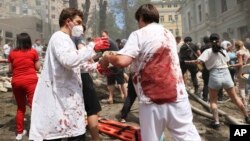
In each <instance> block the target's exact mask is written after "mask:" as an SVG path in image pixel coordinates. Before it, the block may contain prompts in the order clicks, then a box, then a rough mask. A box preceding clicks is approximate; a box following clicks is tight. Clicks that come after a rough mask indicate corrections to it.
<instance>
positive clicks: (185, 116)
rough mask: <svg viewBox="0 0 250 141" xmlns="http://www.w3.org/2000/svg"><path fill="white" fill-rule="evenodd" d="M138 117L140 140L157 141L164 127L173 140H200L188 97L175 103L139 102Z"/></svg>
mask: <svg viewBox="0 0 250 141" xmlns="http://www.w3.org/2000/svg"><path fill="white" fill-rule="evenodd" d="M139 119H140V126H141V135H142V141H159V140H160V138H161V135H162V133H163V132H164V129H165V128H167V129H168V131H169V132H170V134H171V136H172V140H173V141H201V138H200V135H199V134H198V132H197V130H196V128H195V126H194V124H193V115H192V111H191V106H190V103H189V100H188V98H187V99H185V100H183V101H181V102H177V103H167V104H161V105H158V104H155V103H152V104H140V109H139ZM166 138H170V137H166Z"/></svg>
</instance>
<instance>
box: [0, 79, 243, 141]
mask: <svg viewBox="0 0 250 141" xmlns="http://www.w3.org/2000/svg"><path fill="white" fill-rule="evenodd" d="M104 83H105V82H101V83H100V82H99V84H98V86H97V87H96V88H97V92H98V96H99V98H100V100H102V99H106V98H108V95H107V93H108V92H107V88H106V86H105V85H104ZM201 83H202V82H201ZM201 86H202V85H201ZM187 89H188V91H189V92H192V87H191V85H189V86H188V87H187ZM200 89H201V88H200ZM227 98H228V97H227V96H225V101H226V102H224V103H221V104H219V109H222V110H224V111H225V112H227V113H229V115H231V116H233V117H235V118H237V119H239V120H242V119H243V116H242V114H241V113H240V111H239V109H238V108H237V107H236V106H235V105H234V104H232V103H231V101H229V100H227ZM190 102H191V104H192V105H193V106H195V107H198V108H199V109H202V110H204V111H206V109H205V108H204V107H202V106H201V105H200V104H199V103H197V102H195V101H194V100H192V99H191V98H190ZM101 105H102V111H101V112H100V116H101V117H103V118H106V119H113V120H118V117H119V112H120V110H121V108H122V105H123V101H122V100H121V98H120V95H119V91H118V89H117V91H116V97H115V99H114V104H106V103H101ZM0 107H1V108H0V119H1V120H0V126H1V127H0V141H14V140H15V112H16V104H15V101H14V99H13V97H12V92H11V90H10V91H9V92H7V93H4V92H0ZM26 118H27V121H25V124H26V129H28V128H29V122H30V110H29V108H27V114H26ZM210 122H211V120H210V119H208V118H206V117H203V116H200V115H197V114H195V113H194V124H195V125H196V127H197V129H198V131H199V133H200V135H201V137H202V140H203V141H211V140H212V141H228V140H229V124H228V123H226V122H222V123H221V127H220V128H219V129H218V130H215V129H212V128H210V127H209V124H210ZM242 122H243V121H242ZM127 124H130V125H134V126H139V119H138V103H137V102H135V104H134V105H133V107H132V110H131V112H130V114H129V116H128V119H127ZM165 136H166V139H165V140H166V141H170V135H169V134H168V131H167V130H166V131H165ZM102 137H103V140H105V141H118V139H115V138H112V137H108V136H106V135H102ZM23 140H24V141H27V140H28V136H25V137H24V139H23ZM87 140H90V138H89V134H88V133H87Z"/></svg>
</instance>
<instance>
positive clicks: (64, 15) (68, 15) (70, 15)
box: [59, 8, 83, 27]
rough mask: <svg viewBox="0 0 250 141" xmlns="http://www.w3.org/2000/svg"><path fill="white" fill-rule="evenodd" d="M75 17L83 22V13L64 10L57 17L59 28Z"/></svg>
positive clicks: (73, 9)
mask: <svg viewBox="0 0 250 141" xmlns="http://www.w3.org/2000/svg"><path fill="white" fill-rule="evenodd" d="M75 16H79V17H81V18H82V20H83V12H82V11H80V10H78V9H75V8H64V9H63V10H62V12H61V14H60V16H59V26H60V27H62V26H64V24H65V21H66V20H67V19H68V18H70V19H71V20H73V19H74V17H75Z"/></svg>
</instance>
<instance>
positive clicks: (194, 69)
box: [180, 62, 198, 89]
mask: <svg viewBox="0 0 250 141" xmlns="http://www.w3.org/2000/svg"><path fill="white" fill-rule="evenodd" d="M180 66H181V71H182V74H185V73H186V71H187V70H188V71H189V72H190V74H191V79H192V82H193V86H194V88H195V89H197V88H198V80H197V77H196V74H197V72H198V68H197V66H196V65H193V64H186V63H185V62H180Z"/></svg>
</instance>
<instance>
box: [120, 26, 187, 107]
mask: <svg viewBox="0 0 250 141" xmlns="http://www.w3.org/2000/svg"><path fill="white" fill-rule="evenodd" d="M118 54H122V55H127V56H130V57H132V58H134V60H133V63H132V64H131V70H132V72H133V73H134V75H133V83H134V86H135V89H136V93H137V95H138V97H139V101H140V102H141V103H151V102H154V103H158V104H163V103H168V102H169V103H170V102H178V101H181V100H183V99H186V98H187V96H188V95H187V92H186V88H185V85H184V82H183V77H182V72H181V69H180V64H179V57H178V54H177V47H176V41H175V38H174V36H173V35H172V33H171V32H170V31H169V30H166V29H164V27H163V26H161V25H159V24H157V23H151V24H148V25H147V26H145V27H143V28H141V29H139V30H137V31H134V32H132V33H131V35H130V36H129V38H128V41H127V42H126V44H125V46H124V48H123V49H121V50H120V51H119V52H118Z"/></svg>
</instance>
